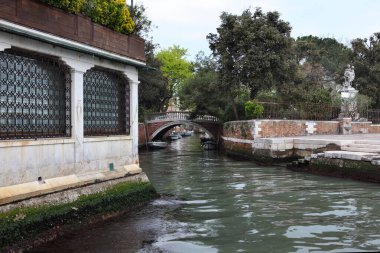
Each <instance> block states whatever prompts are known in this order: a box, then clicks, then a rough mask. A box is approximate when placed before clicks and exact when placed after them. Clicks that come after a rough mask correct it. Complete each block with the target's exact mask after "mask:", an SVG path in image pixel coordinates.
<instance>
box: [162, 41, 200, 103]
mask: <svg viewBox="0 0 380 253" xmlns="http://www.w3.org/2000/svg"><path fill="white" fill-rule="evenodd" d="M186 54H187V49H185V48H182V47H180V46H178V45H174V46H171V47H169V48H168V49H165V50H162V51H160V52H158V53H157V55H156V58H157V59H158V60H159V61H160V64H161V65H160V69H161V71H162V73H163V76H164V77H166V78H167V79H168V86H167V91H166V94H168V97H166V98H165V103H166V104H167V103H168V102H169V99H170V98H172V97H174V96H177V95H178V94H177V93H178V89H180V87H181V85H182V84H183V83H184V82H185V81H186V80H187V79H188V78H190V77H191V76H192V65H191V63H190V62H189V61H188V60H186V59H185V56H186Z"/></svg>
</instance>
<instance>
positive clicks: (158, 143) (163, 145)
mask: <svg viewBox="0 0 380 253" xmlns="http://www.w3.org/2000/svg"><path fill="white" fill-rule="evenodd" d="M147 144H148V147H149V148H151V149H161V148H166V147H167V146H168V143H167V142H165V141H150V142H148V143H147Z"/></svg>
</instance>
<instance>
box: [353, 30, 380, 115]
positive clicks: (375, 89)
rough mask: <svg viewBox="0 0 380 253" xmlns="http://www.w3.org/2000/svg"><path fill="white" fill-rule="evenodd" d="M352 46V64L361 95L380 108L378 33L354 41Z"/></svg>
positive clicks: (379, 35) (379, 36) (379, 42)
mask: <svg viewBox="0 0 380 253" xmlns="http://www.w3.org/2000/svg"><path fill="white" fill-rule="evenodd" d="M351 45H352V63H353V65H354V66H355V75H356V78H355V80H354V83H356V84H358V87H357V88H358V89H359V92H360V93H361V94H364V95H367V96H368V97H371V98H372V100H373V102H374V105H375V107H376V108H380V33H375V34H373V35H372V36H370V38H369V39H366V38H365V39H355V40H353V41H352V42H351Z"/></svg>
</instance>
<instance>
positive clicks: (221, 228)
mask: <svg viewBox="0 0 380 253" xmlns="http://www.w3.org/2000/svg"><path fill="white" fill-rule="evenodd" d="M140 161H141V167H142V168H143V170H144V171H145V172H146V173H147V174H148V176H149V178H150V180H151V182H152V183H153V185H154V186H155V188H156V189H157V191H158V192H159V193H161V194H163V197H162V198H160V199H157V200H154V201H152V202H151V203H150V204H149V205H147V206H146V207H143V208H141V209H140V210H137V211H136V212H133V213H131V214H128V215H126V216H124V217H120V218H118V219H116V220H112V221H109V222H105V223H103V224H99V225H96V226H93V227H91V228H89V229H86V230H84V231H80V232H76V233H72V234H69V235H66V236H65V237H63V238H60V239H58V240H56V241H53V242H51V243H49V244H47V245H44V246H42V247H40V248H38V249H35V250H34V251H32V252H81V253H82V252H141V253H145V252H178V253H187V252H189V253H190V252H191V253H193V252H226V253H227V252H228V253H229V252H352V251H356V252H358V251H378V250H380V201H379V200H380V185H378V184H370V183H362V182H356V181H352V180H346V179H336V178H328V177H319V176H314V175H309V174H306V173H296V172H292V171H288V170H286V169H285V168H284V167H283V166H272V167H263V166H259V165H257V164H255V163H253V162H250V161H238V160H234V159H231V158H228V157H226V156H224V155H223V154H220V153H219V152H217V151H202V150H201V148H200V144H199V138H197V136H194V137H189V138H183V139H181V140H178V141H174V142H172V143H171V145H170V146H169V147H168V148H167V149H165V150H158V151H153V152H147V151H142V152H140Z"/></svg>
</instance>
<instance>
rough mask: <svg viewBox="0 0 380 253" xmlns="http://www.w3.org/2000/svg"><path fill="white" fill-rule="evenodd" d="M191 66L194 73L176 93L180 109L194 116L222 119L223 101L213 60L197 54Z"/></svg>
mask: <svg viewBox="0 0 380 253" xmlns="http://www.w3.org/2000/svg"><path fill="white" fill-rule="evenodd" d="M193 65H194V69H195V73H194V74H193V75H192V76H191V77H190V78H188V79H187V80H186V81H185V82H184V83H183V84H182V86H181V87H180V89H179V91H178V94H179V97H180V101H181V108H182V109H184V110H192V111H193V112H194V114H208V115H213V116H216V117H218V118H223V114H224V111H223V109H224V106H225V99H224V98H223V93H222V92H221V91H220V89H219V87H218V73H217V72H216V71H215V69H214V68H213V60H212V59H211V58H209V57H206V56H204V54H201V53H199V54H198V55H197V59H196V62H195V63H193Z"/></svg>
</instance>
